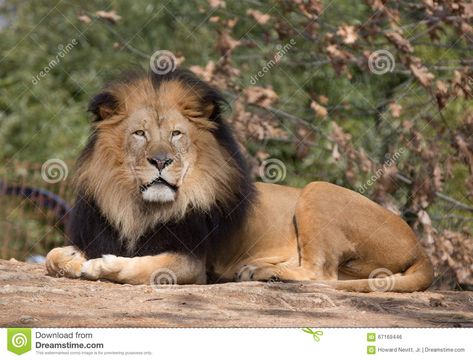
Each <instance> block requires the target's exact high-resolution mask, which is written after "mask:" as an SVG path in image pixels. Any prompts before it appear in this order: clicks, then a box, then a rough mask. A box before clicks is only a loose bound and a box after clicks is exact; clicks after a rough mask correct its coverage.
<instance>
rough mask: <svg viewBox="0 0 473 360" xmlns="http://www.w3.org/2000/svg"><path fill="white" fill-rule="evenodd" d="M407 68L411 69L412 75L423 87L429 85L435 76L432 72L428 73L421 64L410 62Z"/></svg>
mask: <svg viewBox="0 0 473 360" xmlns="http://www.w3.org/2000/svg"><path fill="white" fill-rule="evenodd" d="M409 69H410V70H411V73H412V75H413V76H414V77H415V78H416V79H417V81H419V82H420V83H421V85H422V86H423V87H429V86H430V83H431V81H432V80H433V79H434V78H435V76H434V74H432V73H430V72H429V70H428V69H427V68H426V67H425V66H423V65H422V64H420V65H418V64H410V65H409Z"/></svg>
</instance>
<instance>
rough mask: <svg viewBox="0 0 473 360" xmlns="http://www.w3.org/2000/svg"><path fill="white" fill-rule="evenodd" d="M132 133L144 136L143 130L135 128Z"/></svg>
mask: <svg viewBox="0 0 473 360" xmlns="http://www.w3.org/2000/svg"><path fill="white" fill-rule="evenodd" d="M133 135H136V136H141V137H144V136H145V132H144V131H143V130H136V131H135V132H134V133H133Z"/></svg>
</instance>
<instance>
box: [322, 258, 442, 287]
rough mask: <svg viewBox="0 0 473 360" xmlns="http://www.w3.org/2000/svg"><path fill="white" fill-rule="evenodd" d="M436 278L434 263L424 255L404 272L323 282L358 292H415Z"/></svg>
mask: <svg viewBox="0 0 473 360" xmlns="http://www.w3.org/2000/svg"><path fill="white" fill-rule="evenodd" d="M433 279H434V270H433V266H432V263H431V262H430V260H429V259H428V258H427V256H425V255H424V256H422V257H421V258H419V259H418V260H417V261H416V262H414V264H412V265H411V266H410V267H409V268H408V269H407V270H406V271H405V272H404V273H403V274H395V275H391V276H387V277H384V278H372V279H359V280H336V281H326V282H323V283H324V284H327V285H329V286H331V287H333V288H335V289H337V290H345V291H357V292H383V291H394V292H413V291H422V290H425V289H427V288H428V287H429V286H430V285H431V284H432V281H433Z"/></svg>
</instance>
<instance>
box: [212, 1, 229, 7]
mask: <svg viewBox="0 0 473 360" xmlns="http://www.w3.org/2000/svg"><path fill="white" fill-rule="evenodd" d="M209 5H210V7H211V8H212V9H217V8H224V7H225V6H227V4H225V1H223V0H209Z"/></svg>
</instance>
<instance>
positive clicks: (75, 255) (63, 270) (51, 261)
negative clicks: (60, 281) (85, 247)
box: [46, 246, 86, 278]
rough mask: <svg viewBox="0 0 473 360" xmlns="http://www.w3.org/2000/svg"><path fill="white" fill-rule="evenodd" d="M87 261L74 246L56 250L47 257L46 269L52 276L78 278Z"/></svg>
mask: <svg viewBox="0 0 473 360" xmlns="http://www.w3.org/2000/svg"><path fill="white" fill-rule="evenodd" d="M85 261H86V259H85V257H84V255H83V254H82V252H80V251H79V250H77V248H76V247H74V246H65V247H60V248H55V249H52V250H51V251H50V252H49V253H48V255H47V256H46V269H47V271H48V274H49V275H51V276H58V277H62V276H65V277H70V278H78V277H80V273H81V268H82V264H83V263H84V262H85Z"/></svg>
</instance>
